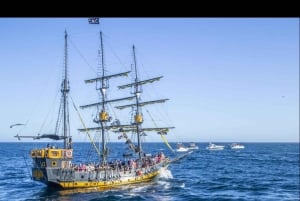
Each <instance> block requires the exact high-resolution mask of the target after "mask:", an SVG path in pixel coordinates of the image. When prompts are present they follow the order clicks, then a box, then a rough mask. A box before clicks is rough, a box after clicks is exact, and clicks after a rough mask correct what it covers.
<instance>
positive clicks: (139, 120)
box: [132, 45, 143, 159]
mask: <svg viewBox="0 0 300 201" xmlns="http://www.w3.org/2000/svg"><path fill="white" fill-rule="evenodd" d="M132 49H133V62H134V71H135V84H134V93H135V104H136V114H135V117H134V119H135V123H136V134H137V140H138V153H139V159H141V152H142V146H141V139H140V133H141V129H140V126H141V124H142V122H143V116H142V114H141V113H140V109H139V99H140V95H141V90H139V84H138V81H139V80H138V74H137V66H136V57H135V47H134V45H133V47H132Z"/></svg>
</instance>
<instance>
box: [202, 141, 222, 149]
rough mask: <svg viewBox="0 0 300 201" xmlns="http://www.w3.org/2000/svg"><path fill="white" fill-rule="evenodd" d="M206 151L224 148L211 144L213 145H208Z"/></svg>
mask: <svg viewBox="0 0 300 201" xmlns="http://www.w3.org/2000/svg"><path fill="white" fill-rule="evenodd" d="M206 149H208V150H223V149H224V146H223V145H216V144H213V143H211V142H210V143H209V145H208V146H207V147H206Z"/></svg>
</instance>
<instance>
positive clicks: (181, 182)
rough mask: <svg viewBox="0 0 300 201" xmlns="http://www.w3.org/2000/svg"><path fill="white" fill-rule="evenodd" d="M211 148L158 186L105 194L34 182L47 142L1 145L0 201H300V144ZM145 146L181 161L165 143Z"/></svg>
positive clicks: (78, 148)
mask: <svg viewBox="0 0 300 201" xmlns="http://www.w3.org/2000/svg"><path fill="white" fill-rule="evenodd" d="M207 144H208V143H197V145H198V146H199V150H195V151H194V152H193V153H191V154H189V155H187V156H186V157H185V158H183V159H181V160H180V161H177V162H175V163H172V164H171V165H170V166H169V168H168V169H169V170H168V171H165V172H163V173H162V175H160V177H159V178H157V179H156V180H155V181H154V182H151V183H145V184H142V185H131V186H128V187H121V188H117V189H110V190H106V191H99V190H93V189H89V190H82V189H79V190H76V189H75V190H56V189H50V188H48V187H46V186H45V185H43V184H40V183H37V182H34V181H32V180H31V177H30V166H31V160H30V158H29V151H30V149H31V148H35V147H43V146H45V145H46V143H35V144H34V145H33V144H30V143H22V142H21V143H0V200H5V201H6V200H45V201H50V200H51V201H54V200H62V201H69V200H78V201H79V200H91V201H96V200H157V201H160V200H162V201H164V200H166V201H173V200H178V201H181V200H247V201H248V200H276V201H277V200H299V164H300V163H299V144H298V143H244V145H245V146H246V147H245V149H243V150H238V151H237V150H230V149H224V150H221V151H209V150H206V149H205V147H206V146H207ZM218 144H223V145H228V143H227V144H226V143H218ZM172 146H173V147H175V144H172ZM121 147H123V144H122V143H114V144H112V148H116V149H112V150H118V151H115V152H114V151H112V155H113V156H114V157H116V158H118V157H119V155H120V154H121V152H120V150H121V149H120V148H121ZM144 147H145V149H147V150H148V151H149V152H152V153H155V152H157V151H163V152H164V153H165V154H166V155H169V156H170V157H176V155H175V154H173V153H172V152H170V151H169V150H168V149H167V147H166V146H165V145H164V144H163V143H146V144H145V145H144ZM74 149H75V153H74V154H75V157H76V158H77V161H81V160H82V161H83V162H84V160H85V154H86V153H87V151H88V149H89V145H88V144H87V143H74ZM120 156H121V155H120Z"/></svg>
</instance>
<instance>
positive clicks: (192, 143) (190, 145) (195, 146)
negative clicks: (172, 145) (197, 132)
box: [187, 142, 199, 149]
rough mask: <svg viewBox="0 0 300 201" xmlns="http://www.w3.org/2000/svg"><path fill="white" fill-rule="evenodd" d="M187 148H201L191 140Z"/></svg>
mask: <svg viewBox="0 0 300 201" xmlns="http://www.w3.org/2000/svg"><path fill="white" fill-rule="evenodd" d="M187 148H188V149H199V147H198V146H197V145H196V144H195V143H194V142H191V143H190V144H189V146H188V147H187Z"/></svg>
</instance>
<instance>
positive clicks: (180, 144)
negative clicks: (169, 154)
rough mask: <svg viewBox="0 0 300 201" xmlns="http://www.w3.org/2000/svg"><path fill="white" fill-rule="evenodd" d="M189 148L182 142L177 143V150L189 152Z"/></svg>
mask: <svg viewBox="0 0 300 201" xmlns="http://www.w3.org/2000/svg"><path fill="white" fill-rule="evenodd" d="M188 150H189V149H188V148H187V147H185V146H184V145H183V144H182V143H177V149H176V152H187V151H188Z"/></svg>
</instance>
